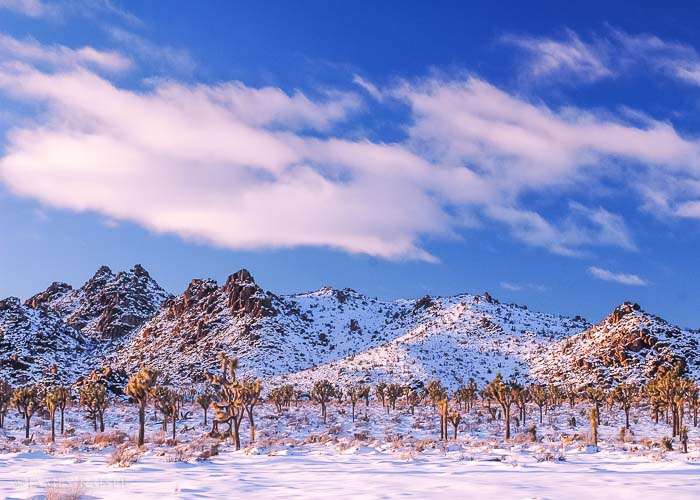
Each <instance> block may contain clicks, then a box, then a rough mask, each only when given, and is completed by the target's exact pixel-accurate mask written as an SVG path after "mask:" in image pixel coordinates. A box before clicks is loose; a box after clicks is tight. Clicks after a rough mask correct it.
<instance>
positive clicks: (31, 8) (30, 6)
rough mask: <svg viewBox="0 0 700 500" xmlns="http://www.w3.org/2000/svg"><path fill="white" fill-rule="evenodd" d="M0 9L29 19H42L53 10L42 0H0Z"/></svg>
mask: <svg viewBox="0 0 700 500" xmlns="http://www.w3.org/2000/svg"><path fill="white" fill-rule="evenodd" d="M0 9H7V10H12V11H15V12H18V13H20V14H23V15H25V16H29V17H43V16H46V15H49V14H50V13H52V12H53V8H52V7H51V6H49V5H47V4H46V3H44V2H43V1H42V0H0Z"/></svg>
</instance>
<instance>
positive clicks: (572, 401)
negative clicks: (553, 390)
mask: <svg viewBox="0 0 700 500" xmlns="http://www.w3.org/2000/svg"><path fill="white" fill-rule="evenodd" d="M564 392H565V393H566V399H568V400H569V406H571V407H572V408H573V407H574V406H575V405H576V399H578V397H579V394H580V393H581V391H580V390H579V389H578V388H577V387H576V386H575V385H573V384H571V385H567V386H566V389H565V390H564Z"/></svg>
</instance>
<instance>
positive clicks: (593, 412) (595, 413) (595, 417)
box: [588, 405, 600, 448]
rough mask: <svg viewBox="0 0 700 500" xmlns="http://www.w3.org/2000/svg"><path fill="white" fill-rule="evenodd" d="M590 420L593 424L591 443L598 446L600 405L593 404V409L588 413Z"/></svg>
mask: <svg viewBox="0 0 700 500" xmlns="http://www.w3.org/2000/svg"><path fill="white" fill-rule="evenodd" d="M588 421H589V423H590V424H591V441H592V442H591V444H592V445H593V446H595V447H596V448H598V425H599V422H600V415H599V414H598V407H597V406H596V405H593V406H592V407H591V411H590V412H589V414H588Z"/></svg>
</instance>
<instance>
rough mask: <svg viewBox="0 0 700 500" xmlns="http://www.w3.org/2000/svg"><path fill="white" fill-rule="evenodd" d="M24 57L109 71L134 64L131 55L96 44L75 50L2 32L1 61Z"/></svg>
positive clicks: (41, 61)
mask: <svg viewBox="0 0 700 500" xmlns="http://www.w3.org/2000/svg"><path fill="white" fill-rule="evenodd" d="M3 60H11V61H12V60H21V61H24V62H32V63H42V64H48V65H51V66H58V67H67V66H77V65H88V66H92V67H97V68H100V69H104V70H107V71H115V72H116V71H124V70H126V69H128V68H129V67H130V66H131V61H130V60H129V58H127V57H125V56H124V55H122V54H119V53H118V52H114V51H102V50H97V49H95V48H93V47H81V48H78V49H72V48H69V47H65V46H63V45H48V46H47V45H42V44H40V43H39V42H37V41H36V40H34V39H32V38H27V39H24V40H19V39H17V38H13V37H11V36H8V35H5V34H3V33H0V61H3Z"/></svg>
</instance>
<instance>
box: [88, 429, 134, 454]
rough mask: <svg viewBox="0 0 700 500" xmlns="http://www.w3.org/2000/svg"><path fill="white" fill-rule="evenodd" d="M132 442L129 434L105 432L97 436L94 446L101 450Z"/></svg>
mask: <svg viewBox="0 0 700 500" xmlns="http://www.w3.org/2000/svg"><path fill="white" fill-rule="evenodd" d="M130 440H131V439H130V438H129V436H128V434H126V433H125V432H122V431H114V432H103V433H99V434H95V436H94V437H93V441H92V444H94V445H95V447H96V448H97V449H98V450H101V449H103V448H106V447H107V446H118V445H120V444H123V443H126V442H127V441H130Z"/></svg>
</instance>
